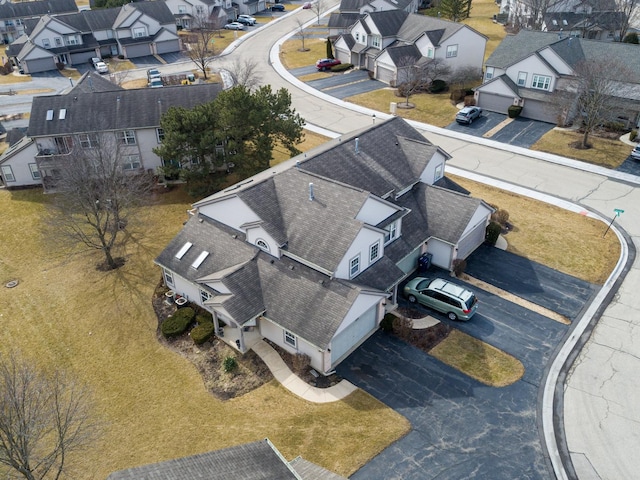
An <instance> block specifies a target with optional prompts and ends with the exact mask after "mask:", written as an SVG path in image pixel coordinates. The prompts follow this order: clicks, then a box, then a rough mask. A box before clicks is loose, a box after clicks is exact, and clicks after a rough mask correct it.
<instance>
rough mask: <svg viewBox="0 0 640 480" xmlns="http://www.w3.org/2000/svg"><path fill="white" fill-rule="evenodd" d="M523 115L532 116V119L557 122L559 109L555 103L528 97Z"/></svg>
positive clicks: (525, 116) (523, 108)
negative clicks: (555, 106)
mask: <svg viewBox="0 0 640 480" xmlns="http://www.w3.org/2000/svg"><path fill="white" fill-rule="evenodd" d="M520 116H521V117H524V118H530V119H531V120H540V121H542V122H551V123H556V121H557V119H558V110H556V109H555V108H554V106H553V105H551V104H548V103H545V102H539V101H536V100H531V99H527V100H525V101H524V106H523V107H522V113H521V114H520Z"/></svg>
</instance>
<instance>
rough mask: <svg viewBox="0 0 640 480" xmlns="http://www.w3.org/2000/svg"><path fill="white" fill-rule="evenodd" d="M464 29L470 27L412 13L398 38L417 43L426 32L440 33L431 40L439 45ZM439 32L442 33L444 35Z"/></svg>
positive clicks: (398, 33)
mask: <svg viewBox="0 0 640 480" xmlns="http://www.w3.org/2000/svg"><path fill="white" fill-rule="evenodd" d="M381 13H383V12H381ZM463 28H470V27H467V26H466V25H464V24H462V23H456V22H450V21H449V20H443V19H441V18H436V17H428V16H426V15H419V14H417V13H412V14H409V15H408V16H407V18H406V20H405V21H404V23H403V24H402V27H401V28H400V29H399V30H398V32H397V36H398V39H400V40H404V41H406V42H415V41H416V40H417V39H418V38H419V37H420V36H422V35H423V34H424V33H425V32H438V33H437V34H436V35H434V36H432V38H431V37H430V39H431V40H432V41H433V40H437V41H436V43H435V44H436V45H439V44H440V42H442V41H443V40H445V39H447V38H449V37H450V36H451V35H453V34H454V33H456V32H457V31H459V30H461V29H463ZM439 31H442V33H440V32H439ZM474 31H475V30H474Z"/></svg>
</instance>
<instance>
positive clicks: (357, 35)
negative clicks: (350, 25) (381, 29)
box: [356, 32, 360, 42]
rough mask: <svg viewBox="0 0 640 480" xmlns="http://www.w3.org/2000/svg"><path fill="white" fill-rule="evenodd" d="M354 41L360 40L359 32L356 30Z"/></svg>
mask: <svg viewBox="0 0 640 480" xmlns="http://www.w3.org/2000/svg"><path fill="white" fill-rule="evenodd" d="M356 42H360V32H356Z"/></svg>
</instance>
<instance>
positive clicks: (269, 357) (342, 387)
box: [251, 340, 358, 403]
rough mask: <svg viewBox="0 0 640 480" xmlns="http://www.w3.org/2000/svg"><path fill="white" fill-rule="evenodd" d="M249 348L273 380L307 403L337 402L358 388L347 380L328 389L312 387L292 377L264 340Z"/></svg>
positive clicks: (290, 372) (298, 378)
mask: <svg viewBox="0 0 640 480" xmlns="http://www.w3.org/2000/svg"><path fill="white" fill-rule="evenodd" d="M251 348H252V350H253V351H254V352H256V354H258V356H259V357H260V358H261V359H262V361H263V362H264V363H265V364H266V365H267V367H269V370H271V373H272V374H273V376H274V377H275V379H276V380H278V382H280V383H281V384H282V386H283V387H284V388H286V389H287V390H289V391H290V392H291V393H293V394H295V395H297V396H299V397H300V398H303V399H305V400H307V401H309V402H314V403H329V402H337V401H339V400H342V399H343V398H345V397H346V396H348V395H350V394H351V393H353V392H355V391H356V390H357V389H358V387H356V386H355V385H353V384H352V383H351V382H348V381H347V380H342V381H341V382H340V383H338V384H337V385H334V386H333V387H329V388H317V387H312V386H311V385H309V384H308V383H307V382H305V381H304V380H302V379H300V377H298V376H297V375H294V374H293V372H292V371H291V370H289V367H287V364H286V363H284V361H283V360H282V358H281V357H280V355H278V352H276V351H275V350H274V349H273V347H271V345H269V344H268V343H267V342H265V341H264V340H260V341H259V342H257V343H256V344H255V345H253V347H251Z"/></svg>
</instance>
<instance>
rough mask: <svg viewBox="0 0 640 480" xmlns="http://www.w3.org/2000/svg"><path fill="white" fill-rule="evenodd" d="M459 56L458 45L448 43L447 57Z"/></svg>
mask: <svg viewBox="0 0 640 480" xmlns="http://www.w3.org/2000/svg"><path fill="white" fill-rule="evenodd" d="M457 56H458V45H447V58H453V57H457Z"/></svg>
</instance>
